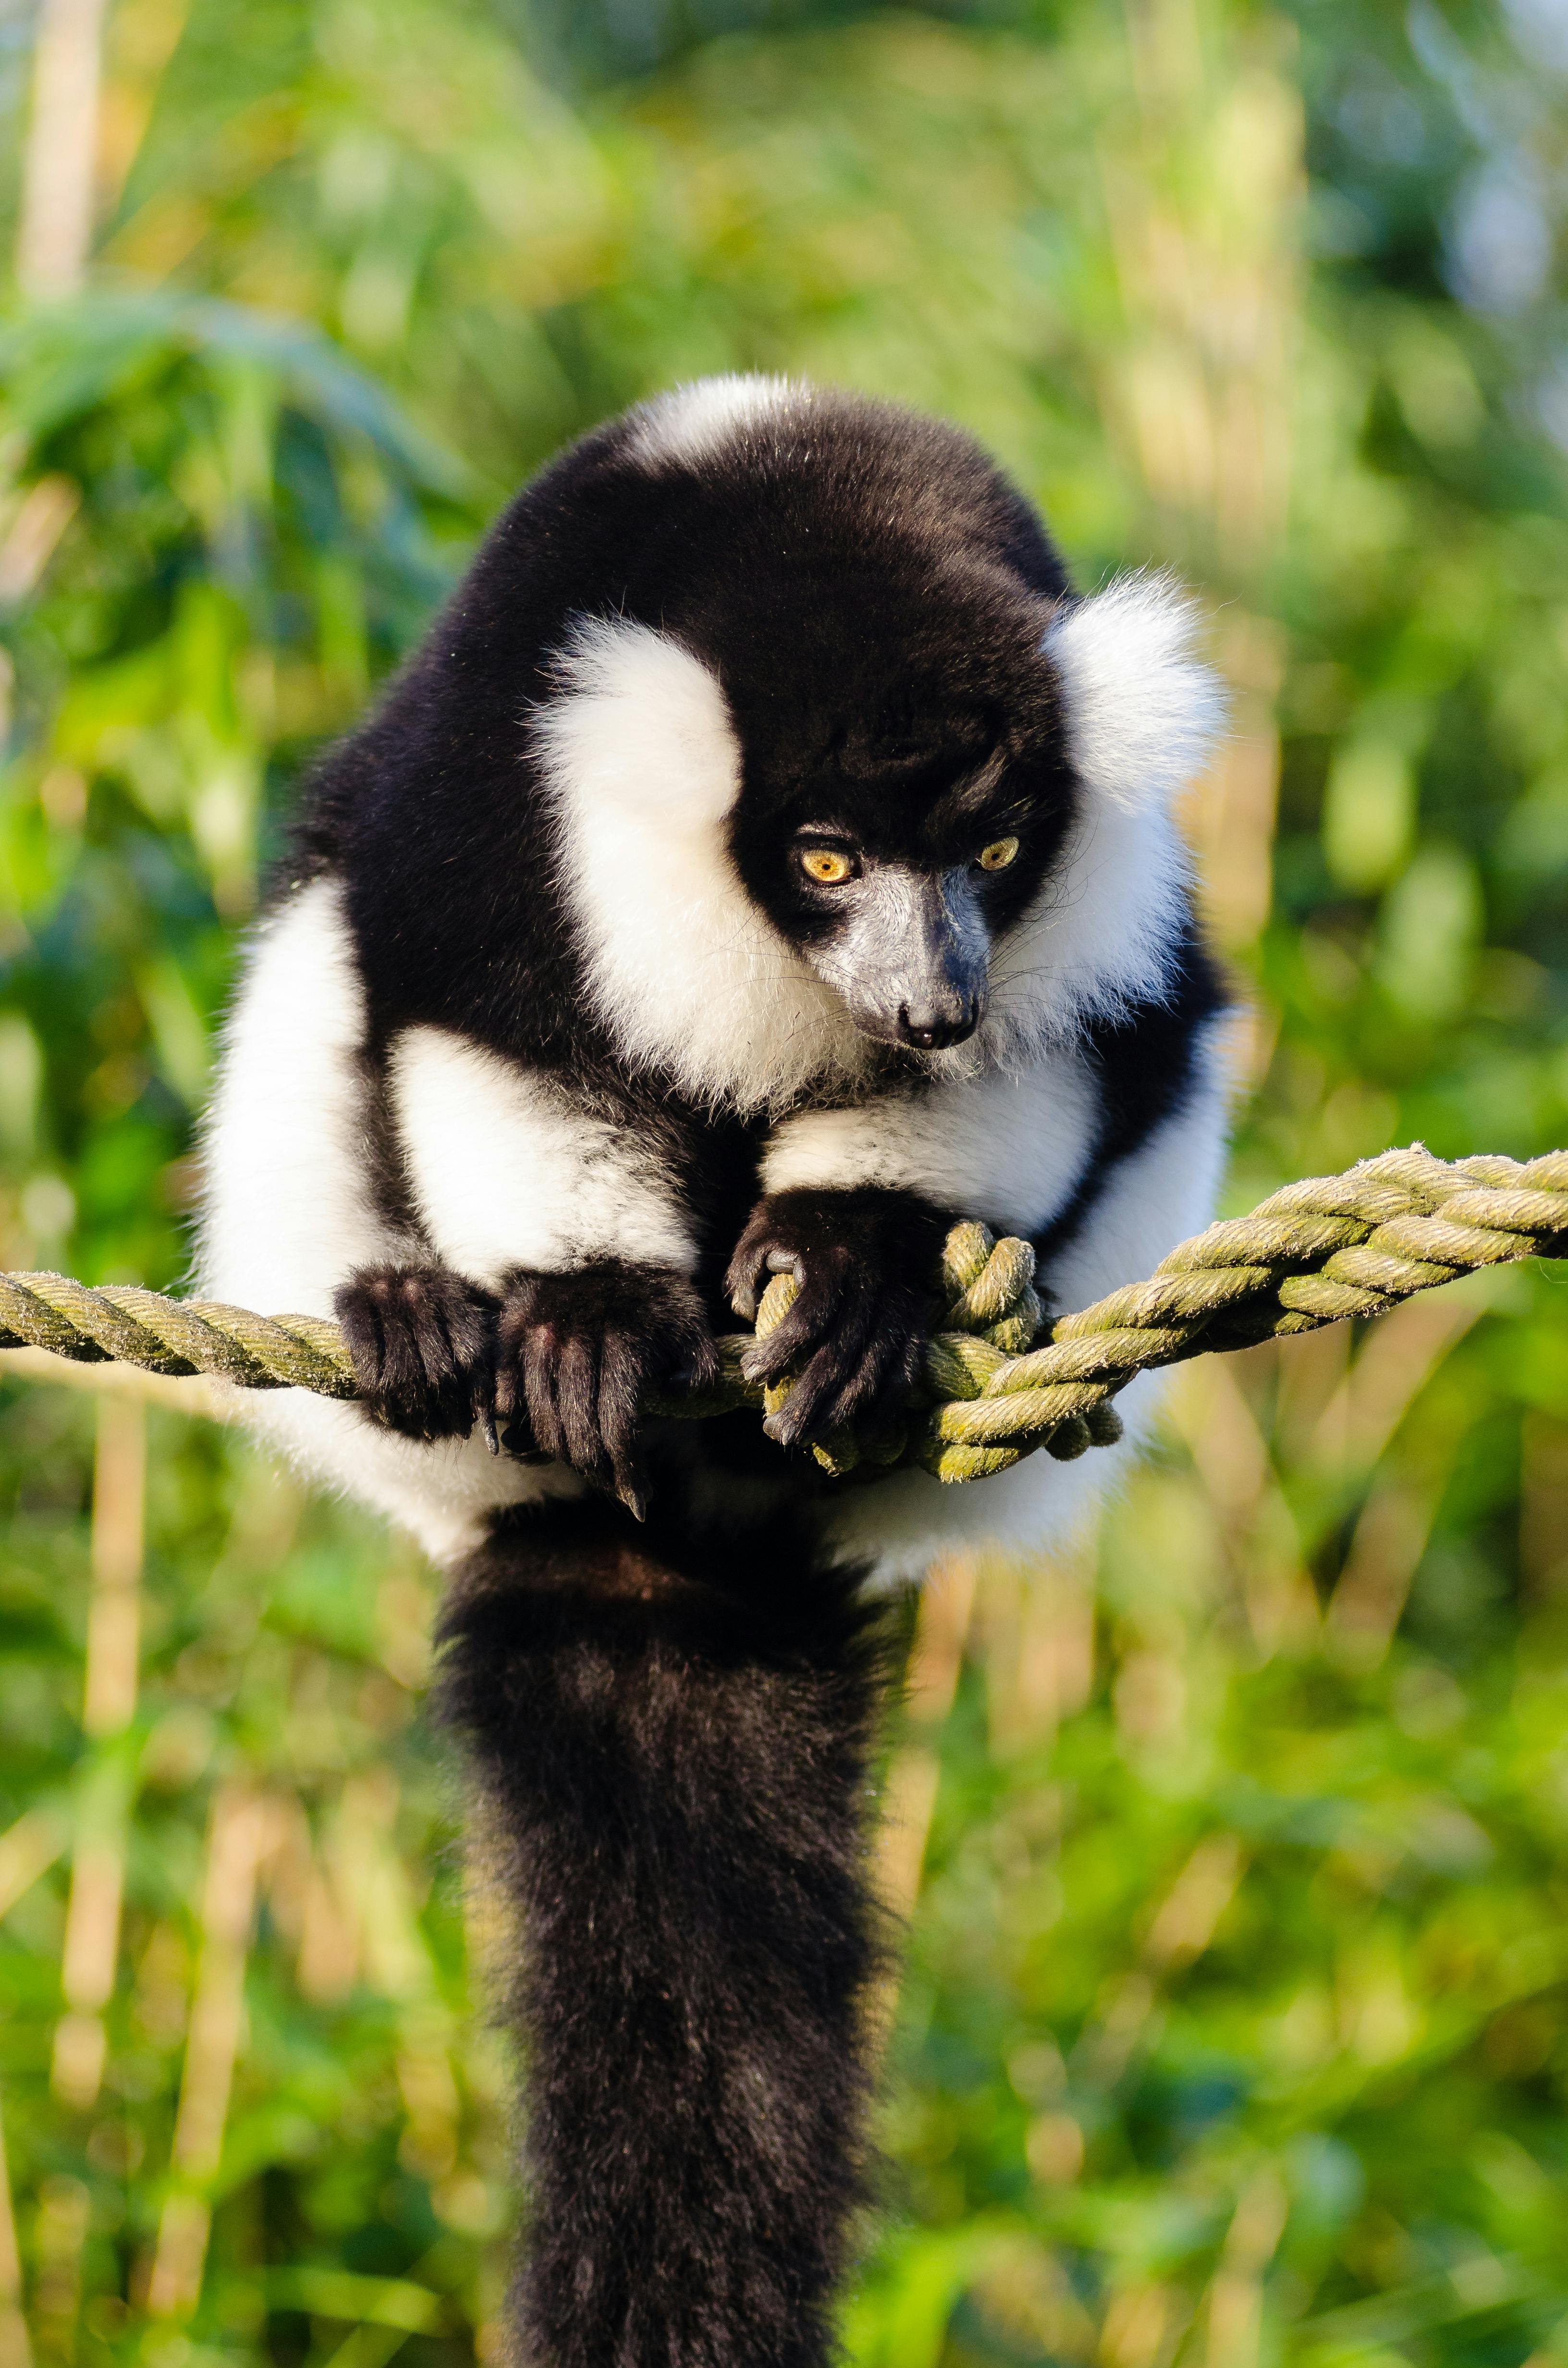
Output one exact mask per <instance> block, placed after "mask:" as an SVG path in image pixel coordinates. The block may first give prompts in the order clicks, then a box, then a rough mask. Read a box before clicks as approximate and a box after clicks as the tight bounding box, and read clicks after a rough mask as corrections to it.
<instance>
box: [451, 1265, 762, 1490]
mask: <svg viewBox="0 0 1568 2368" xmlns="http://www.w3.org/2000/svg"><path fill="white" fill-rule="evenodd" d="M718 1378H719V1352H718V1349H716V1347H715V1346H714V1342H713V1335H712V1333H711V1332H710V1329H709V1325H708V1317H707V1315H706V1313H705V1312H704V1309H703V1305H702V1300H701V1296H700V1294H699V1292H698V1290H697V1288H696V1285H695V1284H693V1283H690V1282H688V1281H687V1279H686V1277H685V1276H684V1275H680V1274H676V1273H673V1272H672V1271H671V1270H670V1269H668V1268H666V1267H653V1266H633V1265H631V1264H630V1263H623V1262H622V1261H621V1260H619V1259H617V1258H607V1259H605V1260H603V1261H602V1262H600V1263H598V1264H596V1265H593V1266H584V1267H578V1268H576V1269H574V1270H573V1271H572V1272H571V1273H569V1274H535V1273H531V1272H528V1271H526V1270H523V1269H518V1270H517V1272H516V1273H514V1274H512V1275H510V1276H508V1278H507V1281H506V1294H505V1296H504V1298H503V1300H502V1303H501V1313H500V1316H499V1318H498V1320H497V1323H496V1328H495V1416H496V1420H497V1421H498V1422H499V1423H500V1425H501V1427H502V1430H501V1437H502V1444H503V1446H505V1447H507V1448H509V1449H510V1450H512V1452H527V1451H528V1450H529V1449H532V1450H534V1451H536V1452H540V1453H541V1454H544V1455H546V1456H548V1457H550V1458H551V1460H552V1461H553V1462H555V1463H569V1464H570V1465H571V1466H572V1468H573V1470H574V1471H575V1472H580V1473H581V1474H582V1475H583V1477H584V1479H585V1480H589V1481H591V1482H592V1483H593V1485H594V1486H595V1487H597V1488H603V1489H607V1490H608V1492H609V1493H610V1494H611V1495H612V1496H616V1497H619V1499H620V1501H621V1503H622V1504H623V1505H625V1506H626V1507H627V1508H629V1509H630V1510H631V1512H633V1513H635V1514H636V1516H637V1518H638V1520H642V1514H643V1511H644V1509H645V1508H646V1504H647V1482H646V1478H645V1475H644V1473H643V1469H642V1462H641V1460H640V1458H639V1456H638V1453H637V1426H638V1421H639V1418H640V1417H641V1414H642V1405H643V1401H644V1399H645V1398H646V1397H647V1395H648V1393H649V1391H650V1390H654V1389H658V1388H660V1387H668V1386H670V1385H672V1384H674V1385H676V1386H679V1385H681V1384H688V1385H690V1386H692V1387H695V1388H701V1387H705V1386H707V1385H708V1384H710V1383H713V1382H715V1381H717V1380H718Z"/></svg>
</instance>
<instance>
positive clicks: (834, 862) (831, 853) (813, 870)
mask: <svg viewBox="0 0 1568 2368" xmlns="http://www.w3.org/2000/svg"><path fill="white" fill-rule="evenodd" d="M801 871H803V872H804V873H805V875H806V877H807V879H808V880H820V881H821V882H822V883H823V886H824V888H842V887H843V885H844V882H846V880H852V879H853V878H854V876H855V866H854V864H853V863H852V862H851V860H850V859H849V858H848V856H847V855H845V854H843V853H841V852H840V850H839V849H838V848H835V847H808V848H806V849H805V850H804V852H803V853H802V855H801Z"/></svg>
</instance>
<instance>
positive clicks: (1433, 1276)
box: [0, 1145, 1568, 1481]
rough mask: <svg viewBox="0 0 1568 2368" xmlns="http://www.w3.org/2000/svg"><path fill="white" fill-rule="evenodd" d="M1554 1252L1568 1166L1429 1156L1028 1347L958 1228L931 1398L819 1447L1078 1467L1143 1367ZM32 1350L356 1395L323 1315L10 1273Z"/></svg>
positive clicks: (1266, 1214) (1390, 1160)
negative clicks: (889, 1425) (885, 1426)
mask: <svg viewBox="0 0 1568 2368" xmlns="http://www.w3.org/2000/svg"><path fill="white" fill-rule="evenodd" d="M1563 1256H1568V1152H1563V1151H1552V1152H1548V1153H1547V1154H1546V1155H1545V1156H1544V1157H1542V1158H1540V1159H1532V1160H1528V1161H1525V1162H1519V1161H1517V1160H1512V1159H1505V1158H1501V1157H1491V1156H1480V1157H1476V1158H1473V1159H1461V1160H1457V1161H1455V1162H1454V1163H1453V1164H1452V1165H1451V1166H1450V1165H1449V1164H1448V1163H1447V1162H1445V1161H1443V1160H1440V1159H1434V1158H1433V1157H1432V1156H1431V1155H1430V1153H1428V1152H1426V1151H1424V1150H1422V1149H1421V1148H1420V1147H1419V1146H1418V1145H1417V1146H1415V1147H1413V1148H1412V1149H1410V1150H1407V1151H1390V1152H1385V1153H1384V1154H1383V1155H1382V1156H1381V1158H1378V1159H1369V1160H1364V1161H1363V1162H1362V1163H1361V1164H1360V1166H1358V1167H1352V1168H1350V1169H1348V1170H1347V1171H1346V1173H1345V1174H1344V1175H1342V1176H1319V1177H1310V1178H1307V1179H1305V1180H1304V1181H1303V1182H1301V1183H1299V1184H1288V1185H1287V1186H1286V1187H1285V1189H1284V1190H1283V1191H1279V1192H1276V1193H1274V1194H1272V1195H1271V1196H1270V1198H1269V1199H1268V1200H1267V1201H1263V1202H1262V1203H1261V1204H1260V1205H1259V1206H1258V1207H1257V1208H1256V1209H1255V1210H1254V1211H1253V1212H1252V1213H1251V1215H1250V1216H1246V1217H1233V1218H1231V1219H1228V1220H1226V1221H1224V1222H1222V1223H1221V1224H1215V1225H1210V1227H1209V1230H1208V1231H1207V1233H1202V1234H1199V1235H1196V1236H1195V1237H1194V1239H1192V1240H1191V1241H1187V1242H1183V1243H1181V1244H1180V1246H1179V1247H1177V1248H1176V1249H1174V1250H1173V1251H1172V1252H1171V1254H1170V1256H1169V1257H1168V1258H1164V1259H1162V1261H1161V1263H1160V1265H1159V1266H1158V1267H1157V1268H1156V1269H1155V1270H1154V1272H1153V1275H1152V1276H1150V1278H1149V1279H1148V1281H1145V1282H1134V1283H1129V1284H1127V1285H1126V1286H1125V1287H1124V1288H1123V1289H1121V1290H1119V1291H1113V1292H1110V1293H1109V1295H1108V1297H1106V1298H1104V1299H1101V1300H1098V1301H1096V1304H1094V1306H1092V1307H1086V1308H1084V1309H1082V1310H1081V1311H1080V1312H1079V1313H1078V1314H1076V1315H1064V1316H1062V1318H1061V1320H1060V1321H1059V1322H1057V1323H1056V1324H1054V1325H1052V1326H1051V1329H1050V1337H1049V1338H1048V1339H1047V1340H1045V1341H1044V1342H1043V1343H1041V1344H1040V1345H1039V1346H1035V1345H1034V1344H1035V1342H1036V1341H1037V1339H1038V1338H1039V1334H1040V1326H1041V1323H1042V1321H1043V1312H1042V1309H1041V1306H1040V1299H1039V1296H1038V1294H1037V1293H1036V1291H1035V1288H1034V1252H1033V1250H1032V1249H1031V1248H1030V1247H1029V1245H1028V1243H1027V1242H1022V1241H1017V1240H1015V1239H1013V1238H1011V1237H1008V1238H1005V1239H1003V1240H1001V1241H998V1240H996V1239H995V1238H994V1236H993V1235H991V1234H990V1232H988V1230H987V1229H986V1227H985V1226H983V1225H980V1224H960V1225H955V1226H954V1228H953V1230H952V1232H951V1233H950V1234H949V1236H948V1242H947V1247H946V1249H945V1251H944V1255H943V1260H942V1275H941V1290H942V1294H943V1297H944V1299H945V1301H946V1311H945V1313H944V1315H942V1317H941V1319H940V1322H939V1324H938V1326H937V1330H936V1331H935V1332H934V1333H933V1335H932V1338H931V1339H930V1341H929V1343H928V1344H927V1348H926V1370H925V1386H924V1392H923V1401H924V1402H923V1403H922V1404H921V1405H920V1406H917V1407H915V1408H914V1409H912V1410H911V1413H910V1415H909V1417H908V1418H907V1419H906V1420H904V1421H903V1423H901V1424H900V1425H899V1426H898V1427H897V1428H896V1429H893V1430H892V1431H889V1432H884V1433H882V1434H881V1435H878V1436H865V1435H858V1434H854V1433H850V1432H847V1431H840V1432H836V1433H835V1434H834V1436H833V1437H832V1438H831V1439H827V1440H823V1441H821V1442H820V1443H818V1444H817V1445H816V1446H815V1448H814V1449H813V1451H812V1452H813V1453H814V1454H815V1455H816V1457H817V1460H818V1462H819V1463H821V1464H822V1465H823V1466H824V1468H825V1469H826V1470H827V1471H829V1472H831V1473H834V1474H838V1475H840V1476H842V1477H847V1476H848V1475H850V1474H855V1475H856V1476H857V1477H858V1478H864V1479H870V1478H874V1477H876V1476H877V1475H879V1474H881V1473H883V1472H886V1471H888V1470H890V1469H892V1468H894V1467H896V1466H897V1465H899V1464H902V1463H921V1464H923V1465H924V1466H925V1468H926V1470H927V1471H929V1472H933V1473H935V1474H936V1475H937V1478H938V1479H939V1480H946V1481H960V1480H977V1479H982V1478H983V1477H984V1476H985V1475H986V1474H988V1473H993V1472H1001V1471H1005V1470H1006V1467H1007V1465H1008V1464H1010V1463H1017V1461H1018V1459H1019V1457H1020V1456H1022V1455H1028V1454H1030V1453H1032V1452H1034V1450H1035V1449H1037V1448H1043V1449H1044V1450H1045V1452H1047V1453H1048V1454H1050V1455H1052V1456H1055V1457H1057V1458H1058V1459H1059V1460H1061V1461H1063V1462H1066V1461H1069V1460H1070V1459H1071V1458H1073V1457H1074V1456H1077V1455H1082V1454H1083V1453H1085V1451H1086V1450H1087V1449H1088V1448H1090V1447H1093V1446H1106V1445H1108V1444H1110V1443H1111V1442H1112V1441H1114V1440H1117V1439H1119V1437H1120V1435H1121V1425H1120V1422H1119V1418H1118V1416H1117V1413H1116V1408H1115V1406H1114V1405H1113V1403H1112V1401H1113V1399H1114V1398H1115V1396H1116V1394H1117V1392H1118V1391H1119V1390H1121V1389H1123V1388H1125V1387H1126V1385H1127V1383H1129V1382H1130V1381H1131V1379H1132V1378H1133V1376H1134V1374H1136V1373H1140V1372H1146V1371H1148V1370H1149V1369H1150V1368H1152V1367H1153V1366H1158V1365H1169V1364H1174V1363H1176V1362H1177V1361H1178V1360H1181V1359H1183V1358H1186V1357H1193V1356H1199V1355H1201V1354H1204V1353H1205V1352H1207V1351H1209V1350H1211V1349H1241V1348H1247V1347H1251V1346H1252V1345H1253V1344H1255V1343H1256V1342H1257V1341H1259V1340H1266V1339H1269V1338H1276V1337H1282V1338H1283V1337H1289V1336H1290V1335H1292V1334H1294V1333H1298V1332H1310V1331H1313V1330H1315V1329H1316V1328H1317V1327H1318V1326H1320V1325H1323V1324H1335V1323H1339V1322H1341V1321H1343V1320H1344V1318H1346V1316H1351V1315H1381V1314H1382V1313H1383V1312H1384V1311H1385V1310H1386V1309H1388V1308H1390V1307H1392V1306H1394V1305H1395V1304H1397V1303H1398V1302H1399V1301H1400V1300H1403V1299H1407V1298H1409V1297H1411V1296H1412V1295H1413V1294H1414V1293H1415V1292H1418V1291H1430V1290H1433V1289H1434V1288H1436V1287H1437V1285H1439V1284H1441V1283H1445V1282H1451V1281H1454V1280H1455V1279H1456V1278H1457V1277H1458V1276H1460V1275H1461V1274H1468V1273H1471V1272H1473V1271H1474V1270H1475V1269H1477V1268H1479V1267H1484V1266H1496V1265H1499V1264H1501V1263H1504V1262H1506V1261H1512V1260H1517V1259H1519V1258H1561V1257H1563ZM795 1290H796V1286H795V1283H794V1281H793V1280H792V1278H790V1276H788V1275H775V1276H774V1278H773V1280H772V1281H771V1282H770V1283H769V1285H768V1287H767V1291H766V1292H764V1294H763V1299H762V1304H761V1306H760V1307H759V1308H758V1311H757V1330H758V1331H759V1332H768V1331H771V1329H772V1328H773V1326H774V1325H776V1324H777V1323H778V1321H779V1320H780V1318H781V1317H782V1316H783V1315H784V1313H785V1311H786V1309H787V1308H788V1307H789V1305H790V1302H791V1301H792V1300H793V1298H794V1295H795ZM747 1345H748V1336H746V1335H744V1334H729V1335H726V1336H725V1338H723V1339H722V1341H721V1342H720V1350H721V1357H722V1369H723V1370H722V1381H721V1382H720V1383H719V1384H718V1386H717V1387H715V1388H714V1389H711V1390H709V1391H706V1392H704V1393H702V1394H701V1395H682V1396H679V1397H674V1396H672V1397H664V1398H660V1399H658V1400H657V1401H656V1402H654V1403H653V1405H652V1406H651V1407H650V1412H652V1413H655V1414H661V1415H676V1416H680V1417H700V1416H704V1415H710V1414H722V1413H728V1412H730V1411H731V1410H732V1409H733V1408H734V1407H736V1406H757V1407H759V1408H762V1409H763V1410H765V1411H775V1410H776V1409H777V1408H778V1406H780V1405H781V1404H782V1403H783V1400H784V1398H785V1396H786V1395H788V1392H789V1388H790V1383H788V1382H783V1383H772V1384H770V1385H769V1386H768V1387H767V1389H763V1388H761V1387H758V1386H755V1385H753V1384H752V1383H748V1382H747V1381H746V1380H745V1379H744V1375H743V1374H742V1372H741V1365H740V1360H741V1356H742V1353H743V1351H744V1349H745V1348H746V1347H747ZM24 1346H25V1347H30V1348H35V1349H49V1350H51V1352H52V1353H53V1354H54V1355H55V1356H58V1357H67V1358H71V1359H74V1360H76V1361H78V1362H81V1363H87V1364H99V1363H103V1362H105V1361H107V1360H116V1361H119V1362H120V1363H124V1364H131V1365H136V1366H140V1367H141V1368H142V1371H143V1372H150V1373H165V1374H189V1373H209V1374H211V1375H212V1376H213V1377H214V1378H215V1379H217V1380H219V1381H222V1382H228V1383H232V1384H233V1385H234V1386H236V1387H237V1388H240V1389H246V1390H271V1389H305V1390H312V1391H314V1392H315V1393H316V1394H317V1395H320V1396H323V1397H332V1398H353V1397H356V1396H357V1395H358V1391H357V1389H356V1387H355V1382H354V1372H353V1367H352V1365H351V1364H350V1362H349V1358H348V1352H347V1348H346V1347H345V1345H344V1340H343V1336H342V1334H341V1332H340V1331H339V1329H338V1327H337V1326H336V1325H335V1324H333V1323H330V1322H328V1321H327V1320H326V1319H325V1318H324V1317H322V1316H316V1315H276V1316H267V1315H255V1314H253V1313H252V1311H251V1310H250V1309H248V1308H244V1307H226V1306H223V1305H221V1304H217V1303H214V1302H210V1301H204V1300H176V1299H168V1298H165V1296H164V1295H163V1293H162V1292H155V1291H143V1290H141V1289H140V1288H137V1287H135V1286H131V1285H126V1284H111V1285H107V1286H106V1287H105V1288H103V1289H102V1290H97V1291H95V1290H91V1289H89V1288H88V1286H87V1285H86V1284H85V1283H81V1282H74V1281H72V1280H71V1279H70V1277H69V1276H66V1275H59V1274H6V1275H0V1349H16V1348H21V1347H24Z"/></svg>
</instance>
